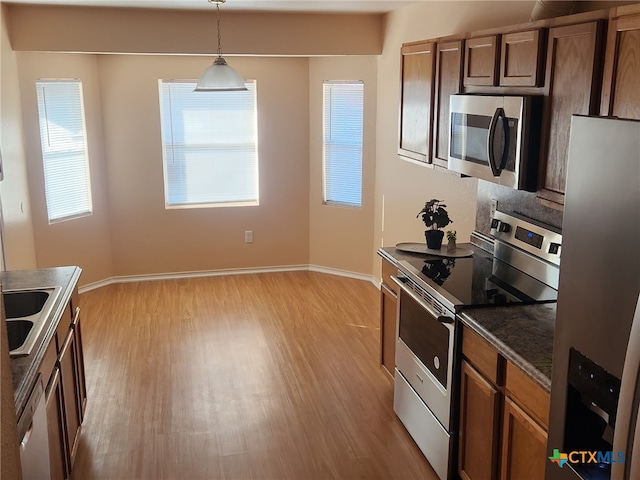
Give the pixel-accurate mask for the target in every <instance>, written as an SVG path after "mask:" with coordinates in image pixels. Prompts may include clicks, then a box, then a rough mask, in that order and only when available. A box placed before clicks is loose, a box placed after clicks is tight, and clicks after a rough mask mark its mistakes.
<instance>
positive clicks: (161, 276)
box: [78, 265, 380, 293]
mask: <svg viewBox="0 0 640 480" xmlns="http://www.w3.org/2000/svg"><path fill="white" fill-rule="evenodd" d="M301 270H308V271H311V272H319V273H327V274H330V275H338V276H341V277H349V278H355V279H357V280H365V281H369V282H371V283H373V284H374V285H375V286H376V287H377V288H380V282H378V281H377V280H376V279H375V278H373V277H372V276H370V275H364V274H361V273H355V272H349V271H345V270H337V269H334V268H327V267H320V266H317V265H287V266H284V267H261V268H237V269H223V270H203V271H194V272H175V273H157V274H151V275H123V276H118V277H111V278H107V279H105V280H100V281H98V282H93V283H89V284H87V285H83V286H81V287H79V288H78V291H79V292H80V293H84V292H88V291H91V290H95V289H97V288H101V287H106V286H107V285H114V284H117V283H132V282H151V281H157V280H175V279H179V278H198V277H214V276H223V275H246V274H252V273H273V272H295V271H301Z"/></svg>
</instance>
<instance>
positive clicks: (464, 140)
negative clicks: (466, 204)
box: [447, 95, 526, 189]
mask: <svg viewBox="0 0 640 480" xmlns="http://www.w3.org/2000/svg"><path fill="white" fill-rule="evenodd" d="M525 101H526V98H525V97H493V96H484V95H452V96H451V97H450V108H451V110H450V112H451V113H450V115H451V117H450V125H449V132H450V138H449V162H448V166H447V168H448V169H449V170H453V171H456V172H459V173H462V174H465V175H469V176H472V177H475V178H481V179H483V180H487V181H489V182H493V183H498V184H501V185H505V186H508V187H511V188H516V189H518V188H521V185H519V164H520V160H521V158H520V156H521V155H520V152H521V137H522V135H521V130H522V128H523V119H522V115H523V109H524V107H525Z"/></svg>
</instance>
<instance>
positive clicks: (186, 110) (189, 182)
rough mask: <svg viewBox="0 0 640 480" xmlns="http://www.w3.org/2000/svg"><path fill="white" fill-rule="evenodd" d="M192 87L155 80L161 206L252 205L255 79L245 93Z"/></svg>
mask: <svg viewBox="0 0 640 480" xmlns="http://www.w3.org/2000/svg"><path fill="white" fill-rule="evenodd" d="M195 85H196V84H195V82H186V81H185V82H183V81H160V111H161V117H162V151H163V159H164V182H165V185H164V186H165V206H166V207H167V208H171V207H173V208H176V207H204V206H215V205H224V206H229V205H257V204H258V126H257V113H256V85H255V81H248V82H246V86H247V88H248V90H247V91H231V92H194V91H193V89H194V88H195Z"/></svg>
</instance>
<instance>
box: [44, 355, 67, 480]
mask: <svg viewBox="0 0 640 480" xmlns="http://www.w3.org/2000/svg"><path fill="white" fill-rule="evenodd" d="M46 398H47V429H48V431H49V462H50V466H51V480H64V479H65V478H67V472H68V471H69V470H68V469H67V463H66V459H67V454H66V443H65V436H64V401H63V398H62V386H61V385H60V370H59V369H58V367H56V368H55V369H54V371H53V374H52V375H51V379H50V380H49V385H48V386H47V391H46Z"/></svg>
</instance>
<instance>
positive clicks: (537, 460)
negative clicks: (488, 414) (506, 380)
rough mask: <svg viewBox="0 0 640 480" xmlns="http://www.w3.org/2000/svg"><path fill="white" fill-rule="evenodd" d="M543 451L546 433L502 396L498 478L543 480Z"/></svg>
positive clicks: (514, 404) (544, 450) (544, 464)
mask: <svg viewBox="0 0 640 480" xmlns="http://www.w3.org/2000/svg"><path fill="white" fill-rule="evenodd" d="M546 451H547V432H546V431H545V430H544V429H543V428H542V427H541V426H540V425H538V424H537V423H536V422H535V421H534V420H533V419H532V418H531V417H530V416H529V415H527V414H526V413H525V412H524V410H522V409H521V408H520V407H518V405H516V403H515V402H513V401H512V400H511V399H510V398H509V397H505V399H504V418H503V431H502V454H501V459H500V470H501V478H502V479H504V480H506V479H508V478H514V479H515V478H530V479H532V480H534V479H537V478H539V479H543V478H544V469H545V466H546V460H547V457H546ZM478 478H479V477H478ZM492 478H493V477H492Z"/></svg>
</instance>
